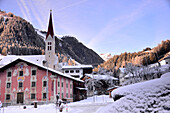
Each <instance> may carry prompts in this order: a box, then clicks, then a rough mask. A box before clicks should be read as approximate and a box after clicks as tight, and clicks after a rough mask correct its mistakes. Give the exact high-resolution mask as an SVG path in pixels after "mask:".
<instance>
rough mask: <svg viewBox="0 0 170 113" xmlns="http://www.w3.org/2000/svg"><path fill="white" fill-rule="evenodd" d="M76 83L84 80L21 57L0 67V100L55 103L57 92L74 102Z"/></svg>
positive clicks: (61, 96)
mask: <svg viewBox="0 0 170 113" xmlns="http://www.w3.org/2000/svg"><path fill="white" fill-rule="evenodd" d="M47 72H48V76H47ZM73 82H78V83H82V81H81V80H77V79H75V78H74V77H71V76H69V75H66V74H63V73H61V72H58V71H56V70H53V69H50V68H47V67H44V66H42V65H38V64H35V63H33V62H30V61H27V60H24V59H22V58H18V59H16V60H14V61H13V62H11V63H9V64H6V65H4V66H3V67H1V68H0V87H1V89H0V100H1V102H3V103H9V104H17V103H25V104H29V103H31V102H32V101H38V102H42V103H44V102H46V101H47V100H48V101H49V102H54V101H56V95H57V94H58V95H59V97H60V99H63V98H64V99H67V100H69V101H73ZM47 93H48V94H47ZM47 95H48V97H47Z"/></svg>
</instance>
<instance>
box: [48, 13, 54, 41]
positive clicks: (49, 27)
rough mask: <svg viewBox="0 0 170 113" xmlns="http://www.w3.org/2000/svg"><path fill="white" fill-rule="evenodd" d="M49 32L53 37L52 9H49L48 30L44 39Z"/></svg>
mask: <svg viewBox="0 0 170 113" xmlns="http://www.w3.org/2000/svg"><path fill="white" fill-rule="evenodd" d="M49 34H50V35H51V37H52V38H53V36H54V31H53V22H52V10H50V19H49V24H48V31H47V35H46V39H47V37H48V36H49Z"/></svg>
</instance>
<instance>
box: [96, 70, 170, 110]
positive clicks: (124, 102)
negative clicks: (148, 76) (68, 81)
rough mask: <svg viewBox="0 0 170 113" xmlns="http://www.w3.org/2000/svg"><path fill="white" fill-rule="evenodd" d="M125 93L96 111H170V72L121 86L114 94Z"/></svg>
mask: <svg viewBox="0 0 170 113" xmlns="http://www.w3.org/2000/svg"><path fill="white" fill-rule="evenodd" d="M116 95H123V97H122V98H120V99H119V100H117V101H115V102H113V103H112V104H110V105H108V106H106V107H104V108H102V109H98V111H97V112H96V113H170V72H169V73H166V74H164V75H162V76H161V78H159V79H154V80H149V81H146V82H141V83H136V84H132V85H127V86H124V87H120V88H118V89H116V90H114V91H112V96H113V97H115V96H116Z"/></svg>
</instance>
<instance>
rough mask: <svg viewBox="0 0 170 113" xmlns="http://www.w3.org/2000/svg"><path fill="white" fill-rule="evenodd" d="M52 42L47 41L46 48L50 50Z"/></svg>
mask: <svg viewBox="0 0 170 113" xmlns="http://www.w3.org/2000/svg"><path fill="white" fill-rule="evenodd" d="M51 46H52V43H51V42H48V50H51Z"/></svg>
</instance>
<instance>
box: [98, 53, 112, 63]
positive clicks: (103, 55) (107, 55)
mask: <svg viewBox="0 0 170 113" xmlns="http://www.w3.org/2000/svg"><path fill="white" fill-rule="evenodd" d="M100 57H102V59H103V60H104V61H107V60H109V59H110V58H112V55H111V53H102V54H100Z"/></svg>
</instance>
